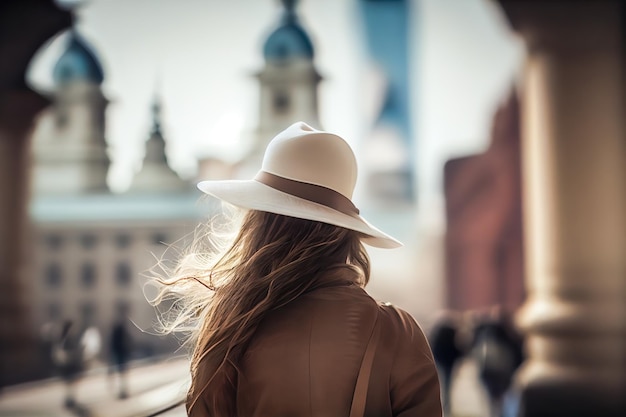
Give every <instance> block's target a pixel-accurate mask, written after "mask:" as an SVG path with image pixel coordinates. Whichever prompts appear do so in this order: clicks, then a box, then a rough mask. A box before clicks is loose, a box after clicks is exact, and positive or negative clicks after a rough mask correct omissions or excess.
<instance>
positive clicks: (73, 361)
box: [52, 320, 85, 408]
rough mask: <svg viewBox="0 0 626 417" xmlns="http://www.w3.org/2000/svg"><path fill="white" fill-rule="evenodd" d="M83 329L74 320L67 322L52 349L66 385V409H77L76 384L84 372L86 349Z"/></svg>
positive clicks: (53, 358)
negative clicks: (82, 339) (83, 340)
mask: <svg viewBox="0 0 626 417" xmlns="http://www.w3.org/2000/svg"><path fill="white" fill-rule="evenodd" d="M81 338H82V334H81V329H80V328H79V326H78V325H76V324H75V323H74V322H73V321H72V320H65V321H64V322H63V324H62V326H61V331H60V334H59V337H58V339H57V340H56V342H55V343H54V346H53V349H52V360H53V362H54V364H55V365H56V367H57V370H58V372H59V374H60V376H61V378H62V379H63V382H64V383H65V402H64V404H65V407H67V408H74V407H76V405H77V404H76V393H75V389H76V384H77V382H78V380H79V379H80V376H81V374H82V372H83V370H84V365H85V362H84V349H83V344H82V343H81Z"/></svg>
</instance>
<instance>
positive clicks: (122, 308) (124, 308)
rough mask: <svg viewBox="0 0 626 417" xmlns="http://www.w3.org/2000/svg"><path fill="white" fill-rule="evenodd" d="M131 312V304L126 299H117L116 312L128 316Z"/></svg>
mask: <svg viewBox="0 0 626 417" xmlns="http://www.w3.org/2000/svg"><path fill="white" fill-rule="evenodd" d="M129 313H130V305H129V304H128V301H126V300H117V302H116V303H115V314H116V315H119V316H124V317H126V316H128V314H129Z"/></svg>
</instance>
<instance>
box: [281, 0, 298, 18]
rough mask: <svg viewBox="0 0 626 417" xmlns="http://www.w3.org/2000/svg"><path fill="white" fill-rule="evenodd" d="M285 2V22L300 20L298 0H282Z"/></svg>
mask: <svg viewBox="0 0 626 417" xmlns="http://www.w3.org/2000/svg"><path fill="white" fill-rule="evenodd" d="M281 3H282V4H283V8H284V9H285V10H284V13H283V18H282V20H283V23H294V22H296V21H297V20H298V15H296V3H298V1H297V0H281Z"/></svg>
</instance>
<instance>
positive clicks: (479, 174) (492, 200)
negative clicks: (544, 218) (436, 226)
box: [444, 89, 525, 312]
mask: <svg viewBox="0 0 626 417" xmlns="http://www.w3.org/2000/svg"><path fill="white" fill-rule="evenodd" d="M519 113H520V109H519V102H518V98H517V93H516V91H515V90H514V89H513V90H512V91H511V93H510V94H509V97H508V98H507V100H506V101H505V102H504V103H503V104H502V105H501V106H500V108H499V109H498V110H497V111H496V113H495V115H494V119H493V124H492V129H491V143H490V145H489V148H488V149H487V150H486V151H485V152H483V153H482V154H479V155H472V156H466V157H462V158H455V159H452V160H450V161H448V162H447V163H446V165H445V167H444V193H445V197H446V224H447V226H446V237H445V251H446V305H447V307H448V308H450V309H454V310H460V311H464V310H472V309H482V308H487V307H491V306H496V305H498V306H501V307H503V308H504V309H505V310H506V311H508V312H514V311H516V310H517V309H518V308H519V307H520V306H521V304H522V302H523V301H524V294H525V289H524V252H523V236H522V195H521V194H522V193H521V167H520V164H521V154H520V121H519V118H520V115H519Z"/></svg>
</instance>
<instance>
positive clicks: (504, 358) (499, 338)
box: [472, 307, 524, 417]
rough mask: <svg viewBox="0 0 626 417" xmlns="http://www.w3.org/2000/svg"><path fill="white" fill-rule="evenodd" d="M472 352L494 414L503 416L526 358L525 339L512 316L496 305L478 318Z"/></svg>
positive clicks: (491, 412) (498, 416)
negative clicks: (507, 399) (512, 387)
mask: <svg viewBox="0 0 626 417" xmlns="http://www.w3.org/2000/svg"><path fill="white" fill-rule="evenodd" d="M472 351H473V355H474V357H475V359H476V363H477V366H478V372H479V378H480V381H481V383H482V384H483V386H484V387H485V390H486V392H487V394H488V396H489V402H490V414H491V417H503V411H504V407H503V405H504V399H505V395H506V394H507V392H508V390H509V388H510V387H511V385H512V382H513V377H514V375H515V372H516V371H517V369H518V368H519V366H520V365H521V364H522V362H523V360H524V354H523V339H522V336H521V335H520V334H519V332H517V330H516V329H515V327H514V325H513V322H512V320H511V318H510V316H509V315H508V314H506V313H505V312H504V311H503V310H501V309H500V308H499V307H494V308H492V309H491V310H490V311H489V313H488V314H486V315H484V316H483V317H479V318H478V321H477V325H476V328H475V330H474V342H473V347H472Z"/></svg>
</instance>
